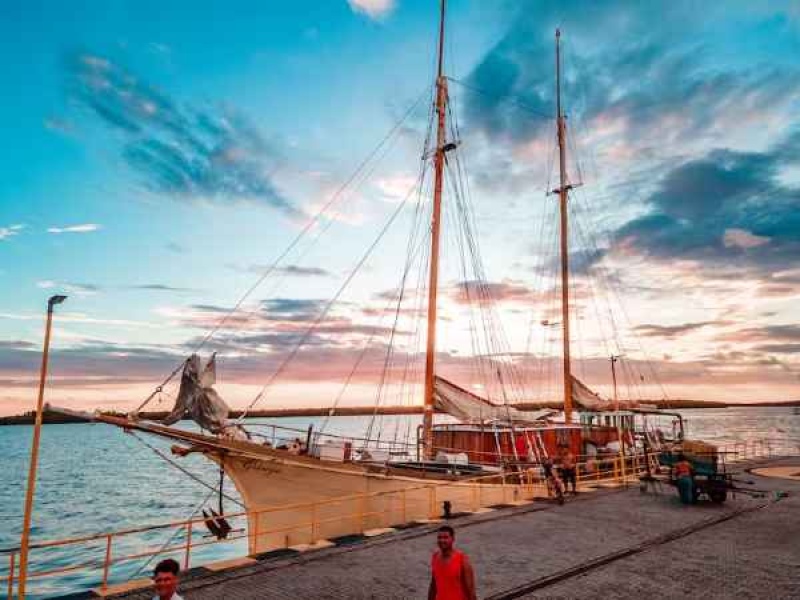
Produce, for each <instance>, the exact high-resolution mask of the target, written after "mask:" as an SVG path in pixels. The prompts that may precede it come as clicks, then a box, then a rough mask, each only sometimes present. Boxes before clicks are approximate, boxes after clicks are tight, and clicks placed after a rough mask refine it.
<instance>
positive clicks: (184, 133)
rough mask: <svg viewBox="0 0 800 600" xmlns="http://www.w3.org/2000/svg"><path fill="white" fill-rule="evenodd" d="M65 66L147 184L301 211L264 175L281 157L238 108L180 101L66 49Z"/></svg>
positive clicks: (203, 197) (75, 92) (75, 91)
mask: <svg viewBox="0 0 800 600" xmlns="http://www.w3.org/2000/svg"><path fill="white" fill-rule="evenodd" d="M66 72H67V85H68V90H69V93H70V95H71V97H72V98H74V99H75V100H76V101H77V102H78V103H79V104H80V105H81V106H83V107H84V108H85V109H87V110H88V111H89V112H90V113H91V114H93V115H94V116H95V117H97V118H98V119H99V120H100V121H101V122H102V123H104V124H105V125H106V126H108V127H109V128H111V129H112V130H113V131H115V132H116V133H117V134H119V138H118V139H119V140H120V142H121V144H122V146H121V149H120V152H121V155H122V158H123V159H124V161H125V162H126V163H127V164H128V165H129V166H130V167H131V168H132V169H133V170H134V171H135V172H136V173H137V174H138V175H139V177H140V178H141V181H142V183H143V185H144V186H145V187H147V188H148V189H150V190H151V191H154V192H157V193H161V194H164V195H166V196H168V197H171V198H174V199H178V200H186V201H189V200H191V201H207V202H213V203H218V204H228V203H231V202H238V201H247V202H254V203H259V204H267V205H269V206H272V207H274V208H277V209H279V210H281V211H283V212H284V213H285V214H287V215H289V216H292V217H296V216H299V215H300V212H299V210H298V209H297V208H295V206H294V204H293V203H292V202H290V201H289V200H288V199H287V198H286V197H285V196H284V195H283V194H282V193H281V192H280V191H278V189H277V188H276V186H275V184H274V183H273V181H272V179H271V176H270V175H269V174H270V173H272V172H274V171H275V170H276V168H277V166H278V164H279V162H280V157H279V155H278V153H277V151H276V149H275V148H274V147H273V146H272V145H271V144H270V143H268V142H267V141H266V140H265V139H264V138H263V137H262V136H261V134H260V133H259V132H258V130H257V129H256V128H255V127H254V126H253V125H252V124H251V123H250V122H249V121H248V120H247V119H246V118H245V117H243V116H242V115H240V114H237V113H235V112H234V111H232V110H230V109H222V110H214V109H211V108H205V109H200V108H197V107H193V106H190V105H187V104H180V103H178V102H176V101H175V100H173V99H171V98H170V97H168V96H167V95H166V94H164V93H163V92H161V91H159V90H157V89H156V88H155V87H153V86H151V85H150V84H148V83H147V82H145V81H144V80H143V79H142V78H141V77H139V76H138V75H135V74H133V73H131V72H130V71H128V70H127V69H126V68H124V67H123V66H121V65H119V64H117V63H115V62H113V61H112V60H110V59H108V58H105V57H101V56H96V55H92V54H88V53H76V54H72V55H70V56H69V57H67V60H66Z"/></svg>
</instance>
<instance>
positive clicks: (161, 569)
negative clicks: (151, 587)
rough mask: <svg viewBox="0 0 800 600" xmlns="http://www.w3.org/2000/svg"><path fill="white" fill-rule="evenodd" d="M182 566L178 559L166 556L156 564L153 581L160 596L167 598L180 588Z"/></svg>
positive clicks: (165, 599)
mask: <svg viewBox="0 0 800 600" xmlns="http://www.w3.org/2000/svg"><path fill="white" fill-rule="evenodd" d="M180 570H181V568H180V565H178V561H176V560H173V559H171V558H166V559H164V560H162V561H161V562H160V563H158V564H157V565H156V568H155V571H153V582H154V583H155V586H156V594H158V597H159V598H162V599H164V600H167V599H169V598H171V597H172V595H173V594H174V593H175V591H176V590H177V589H178V573H179V572H180Z"/></svg>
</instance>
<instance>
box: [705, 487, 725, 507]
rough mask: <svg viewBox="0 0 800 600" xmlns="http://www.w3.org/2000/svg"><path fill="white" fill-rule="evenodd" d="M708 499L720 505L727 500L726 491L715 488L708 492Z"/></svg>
mask: <svg viewBox="0 0 800 600" xmlns="http://www.w3.org/2000/svg"><path fill="white" fill-rule="evenodd" d="M708 497H709V498H710V499H711V501H712V502H713V503H714V504H722V503H723V502H725V500H727V499H728V490H726V489H725V488H722V487H715V488H712V489H710V490H708Z"/></svg>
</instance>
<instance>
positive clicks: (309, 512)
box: [0, 440, 800, 600]
mask: <svg viewBox="0 0 800 600" xmlns="http://www.w3.org/2000/svg"><path fill="white" fill-rule="evenodd" d="M719 448H720V451H722V452H727V453H729V454H728V457H729V458H728V459H727V460H729V461H730V460H732V459H733V460H746V459H753V458H761V457H770V456H776V455H797V454H800V447H798V446H793V445H791V444H789V445H788V446H786V445H784V444H782V443H781V442H779V441H774V440H758V441H752V442H742V443H735V444H730V445H722V446H719ZM657 454H658V452H652V453H651V455H650V456H655V455H657ZM650 456H647V455H644V454H643V453H641V452H639V453H636V454H628V455H623V454H618V455H615V456H610V457H602V458H596V459H594V460H591V461H589V460H587V461H583V462H579V463H578V464H577V470H576V471H577V472H576V479H577V482H578V485H584V486H586V485H592V484H620V485H625V484H627V483H628V482H630V481H632V480H633V481H637V480H638V477H639V476H640V475H641V474H642V473H644V472H645V471H646V468H647V467H646V463H647V461H648V460H649V458H650ZM487 484H495V486H501V488H502V494H501V498H502V503H507V502H509V501H514V500H531V499H533V498H536V497H546V496H547V494H548V492H547V486H546V482H545V481H544V480H543V479H542V477H541V474H540V473H539V472H538V470H536V469H521V470H520V471H518V472H511V473H509V472H506V473H497V474H492V475H486V476H481V477H476V478H470V479H468V480H461V481H453V482H430V483H425V484H420V485H416V486H409V487H405V488H401V489H398V490H391V491H381V492H370V493H361V494H352V495H348V496H338V497H336V498H331V499H326V500H320V501H316V502H306V503H298V504H292V505H284V506H275V507H269V508H263V509H258V510H254V511H241V512H236V513H230V514H226V515H225V518H226V519H227V520H228V521H229V522H234V521H236V520H241V521H244V520H247V522H249V523H253V524H254V527H248V530H247V532H244V531H245V530H244V528H238V529H237V528H233V530H232V531H233V534H234V535H230V536H228V537H227V538H224V539H216V538H215V539H204V538H203V537H202V533H201V532H202V528H204V527H205V519H204V518H193V519H187V520H181V521H172V522H167V523H161V524H157V525H150V526H144V527H136V528H130V529H123V530H119V531H114V532H106V533H100V534H94V535H86V536H79V537H73V538H65V539H59V540H49V541H42V542H37V543H35V544H32V545H31V554H32V556H33V555H35V554H37V553H42V552H45V551H47V550H53V549H57V548H58V549H64V548H73V547H78V546H84V547H86V546H95V547H96V550H97V554H98V555H100V556H98V557H97V558H93V559H90V560H82V561H77V562H75V563H71V564H66V565H60V566H55V567H51V568H44V569H41V570H34V569H31V570H29V572H28V576H27V578H28V579H29V580H41V579H45V578H52V577H58V576H63V575H66V574H70V573H75V572H86V571H92V572H97V573H98V574H99V578H98V583H99V587H100V588H102V589H106V588H108V586H109V584H110V582H112V580H114V579H115V578H114V577H113V572H112V571H113V567H114V566H116V565H119V564H121V563H126V562H130V561H135V560H138V559H145V558H148V559H152V558H154V557H156V556H162V555H173V556H175V555H178V556H179V558H180V559H181V560H180V562H181V563H182V567H183V568H184V569H189V568H191V566H192V557H193V553H194V552H195V551H196V550H197V549H199V548H204V547H210V546H215V545H218V544H231V543H235V542H238V541H242V540H247V541H248V542H249V543H250V547H251V548H252V547H258V542H259V540H261V539H263V538H264V537H266V536H270V535H272V536H275V535H282V536H284V538H285V540H286V543H285V545H284V547H289V545H290V537H291V535H290V534H291V533H292V532H295V531H299V530H302V531H308V532H310V535H309V539H310V541H311V543H312V544H313V543H314V542H316V541H318V540H320V539H323V538H322V537H321V532H322V531H323V529H324V526H325V525H326V524H328V523H332V522H335V521H345V520H351V522H353V523H357V524H358V527H356V528H355V530H354V531H353V532H352V533H362V534H363V533H364V531H365V530H367V525H368V523H369V522H370V521H374V520H375V519H376V518H377V519H381V520H383V521H385V523H386V524H385V526H388V525H390V524H395V525H398V524H402V523H407V522H409V520H414V519H409V518H408V515H409V514H410V510H409V507H410V502H411V500H410V498H409V497H410V496H411V495H412V493H417V494H418V493H419V492H424V493H425V494H427V504H428V511H427V512H428V515H427V516H428V518H430V519H434V518H437V517H438V516H439V510H438V504H439V499H438V497H439V495H440V490H443V489H444V488H447V487H452V486H455V487H458V486H461V488H464V487H465V486H466V487H468V488H469V490H470V492H469V494H470V500H469V504H470V506H469V507H461V508H462V509H464V508H469V509H470V510H473V511H474V510H478V509H479V508H483V507H485V506H487V505H489V504H490V503H491V504H495V503H497V496H496V495H492V496H490V497H487V493H486V491H485V489H486V488H488V486H487ZM442 494H443V493H442ZM376 498H383V499H387V500H388V502H386V503H385V506H386V508H384V509H382V510H368V509H367V506H368V503H369V501H370V500H373V499H376ZM346 503H349V504H350V505H352V506H354V507H355V510H352V511H350V512H344V513H339V512H337V514H336V515H335V516H328V517H325V516H323V514H324V512H325V511H324V509H325V507H331V506H334V505H336V504H340V505H344V504H346ZM289 512H291V513H296V514H299V515H305V518H299V519H298V520H296V521H295V522H294V523H292V524H290V525H286V526H281V527H273V528H264V529H262V528H261V527H260V523H261V522H262V520H263V519H262V518H263V517H265V516H268V515H270V514H278V513H289ZM157 531H164V532H168V533H170V534H171V537H170V539H175V538H176V537H177V538H179V540H180V541H176V542H174V543H170V544H168V545H163V544H162V545H159V546H158V547H147V548H143V549H137V550H136V551H133V552H127V553H122V552H121V551H120V545H121V541H122V540H129V539H130V538H134V537H135V536H141V535H143V534H148V533H151V532H157ZM177 534H182V535H177ZM181 538H182V539H181ZM198 538H199V539H198ZM122 545H129V546H130V545H135V543H128V544H122ZM75 554H77V552H75ZM3 555H5V556H7V559H6V564H7V565H8V566H7V573H6V574H5V575H3V576H0V583H2V584H4V587H6V590H7V597H8V598H9V600H10V599H11V598H13V597H14V591H15V587H16V585H17V583H18V581H17V579H18V577H17V575H18V573H17V571H18V560H19V558H18V557H19V548H10V549H5V550H0V557H2V556H3ZM1 560H2V559H1V558H0V561H1ZM0 564H2V563H0ZM32 566H35V565H33V563H32Z"/></svg>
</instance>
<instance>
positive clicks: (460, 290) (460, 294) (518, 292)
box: [450, 279, 542, 304]
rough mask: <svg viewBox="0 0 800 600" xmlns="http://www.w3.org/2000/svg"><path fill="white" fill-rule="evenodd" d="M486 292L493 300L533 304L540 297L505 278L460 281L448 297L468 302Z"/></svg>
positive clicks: (459, 301) (459, 302)
mask: <svg viewBox="0 0 800 600" xmlns="http://www.w3.org/2000/svg"><path fill="white" fill-rule="evenodd" d="M482 294H486V295H487V296H488V297H489V298H491V300H492V301H493V302H498V303H500V302H514V303H521V304H533V303H534V302H537V301H539V300H541V299H542V295H541V294H538V293H536V292H535V291H533V290H532V289H530V288H529V287H527V286H525V285H524V284H523V283H520V282H518V281H513V280H510V279H506V280H503V281H495V282H492V281H480V280H470V281H460V282H458V283H457V284H455V285H454V286H453V288H452V289H451V290H450V297H451V298H452V299H453V300H454V301H455V302H457V303H458V304H470V303H474V302H476V301H477V300H478V299H479V298H481V296H482Z"/></svg>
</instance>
